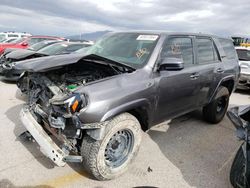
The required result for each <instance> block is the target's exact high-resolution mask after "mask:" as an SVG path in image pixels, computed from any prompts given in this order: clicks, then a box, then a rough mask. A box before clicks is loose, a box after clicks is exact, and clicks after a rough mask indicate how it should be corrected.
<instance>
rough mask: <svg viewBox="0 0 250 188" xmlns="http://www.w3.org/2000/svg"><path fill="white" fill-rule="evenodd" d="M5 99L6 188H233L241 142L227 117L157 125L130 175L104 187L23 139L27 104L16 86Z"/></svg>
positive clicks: (2, 147) (1, 119) (238, 100)
mask: <svg viewBox="0 0 250 188" xmlns="http://www.w3.org/2000/svg"><path fill="white" fill-rule="evenodd" d="M249 94H250V92H249V93H247V92H237V93H234V94H233V95H232V97H231V99H230V106H232V105H241V104H250V95H249ZM0 100H1V102H0V130H1V131H0V154H1V155H0V188H5V187H11V188H12V187H39V188H40V187H45V188H46V187H47V188H55V187H77V188H78V187H95V188H101V187H102V188H109V187H119V188H121V187H139V186H153V187H171V188H174V187H182V188H183V187H200V188H206V187H208V188H213V187H218V188H224V187H230V183H229V180H228V177H229V170H230V165H231V162H232V159H233V158H234V155H235V152H236V151H237V149H238V146H239V145H240V142H239V141H237V138H236V137H235V136H234V127H233V125H232V123H231V122H230V121H229V120H228V118H227V117H225V118H224V120H223V121H222V122H221V123H219V124H217V125H211V124H208V123H205V122H204V121H202V118H201V114H200V112H199V111H196V112H193V113H190V114H187V115H185V116H182V117H179V118H177V119H173V120H170V121H168V122H164V123H162V124H160V125H157V126H156V127H154V128H153V129H152V130H150V131H148V132H147V133H144V134H143V141H142V145H141V149H140V152H139V154H138V156H137V158H136V160H135V162H134V163H133V164H132V165H131V166H130V169H129V170H128V172H127V173H125V174H124V175H123V176H121V177H119V178H117V179H115V180H112V181H105V182H100V181H96V180H94V179H93V178H92V177H90V176H89V175H88V174H87V173H86V172H84V171H83V170H82V168H81V165H80V164H77V163H75V164H73V163H72V164H68V165H66V166H65V167H56V166H54V164H53V163H52V162H51V161H50V160H49V159H48V158H46V157H44V155H43V154H42V153H41V152H40V150H39V147H38V145H37V144H36V143H34V142H28V141H25V140H22V139H20V138H19V137H18V136H19V134H20V133H22V132H23V131H24V130H25V129H24V128H23V126H22V124H21V122H20V120H19V111H20V109H21V107H22V103H24V101H23V97H22V96H21V94H20V92H19V91H18V90H17V87H16V85H15V84H10V83H4V82H0ZM149 169H150V170H149Z"/></svg>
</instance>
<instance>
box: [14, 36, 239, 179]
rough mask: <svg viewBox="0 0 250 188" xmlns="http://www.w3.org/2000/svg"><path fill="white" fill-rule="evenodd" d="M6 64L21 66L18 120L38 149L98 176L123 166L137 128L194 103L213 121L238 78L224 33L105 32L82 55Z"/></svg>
mask: <svg viewBox="0 0 250 188" xmlns="http://www.w3.org/2000/svg"><path fill="white" fill-rule="evenodd" d="M13 66H14V67H15V68H16V69H19V70H25V72H24V73H23V74H22V75H21V77H20V79H19V82H18V87H19V88H20V89H21V90H22V92H24V93H27V95H28V102H27V104H26V105H25V106H24V107H23V109H22V111H21V119H22V122H23V124H24V126H25V127H26V128H27V130H28V131H29V133H30V134H31V135H32V136H33V137H34V139H35V140H36V141H37V142H38V144H39V145H40V147H41V151H43V153H44V154H45V155H47V156H48V157H49V158H50V159H51V160H52V161H54V162H55V164H57V165H59V166H63V165H65V162H82V164H83V166H85V168H86V169H87V170H88V171H89V172H90V173H91V174H92V175H93V176H94V177H95V178H97V179H99V180H107V179H112V178H115V177H117V176H118V175H120V174H122V173H123V172H124V171H125V170H126V169H127V167H128V164H129V163H131V161H132V160H133V159H134V157H135V155H136V154H137V152H138V150H139V146H140V142H141V130H143V131H146V130H148V129H149V128H150V127H152V126H153V125H156V124H158V123H160V122H163V121H165V120H167V119H171V118H174V117H177V116H180V115H182V114H185V113H187V112H190V111H193V110H195V109H198V108H200V107H203V115H204V119H205V120H207V121H208V122H211V123H218V122H220V121H221V120H222V119H223V117H224V114H225V112H226V110H227V107H228V102H229V96H230V94H231V93H232V92H233V90H234V88H235V86H236V83H237V82H238V77H239V64H238V59H237V54H236V51H235V49H234V47H233V43H232V41H231V40H230V39H224V38H219V37H216V36H211V35H203V34H191V33H190V34H189V33H188V34H185V33H164V32H158V33H157V32H156V33H152V32H117V33H109V34H107V35H105V36H104V37H102V38H101V39H100V40H99V41H98V42H97V43H96V44H94V45H93V46H92V47H90V48H89V49H87V50H86V52H84V54H70V55H60V56H52V57H42V58H37V59H34V60H26V61H22V62H18V63H14V65H13ZM58 141H59V142H58ZM56 143H57V144H56Z"/></svg>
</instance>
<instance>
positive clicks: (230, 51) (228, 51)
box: [219, 38, 237, 59]
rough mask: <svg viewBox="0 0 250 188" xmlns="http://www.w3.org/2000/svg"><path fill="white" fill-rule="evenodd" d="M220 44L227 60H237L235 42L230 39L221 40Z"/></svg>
mask: <svg viewBox="0 0 250 188" xmlns="http://www.w3.org/2000/svg"><path fill="white" fill-rule="evenodd" d="M219 41H220V44H221V46H222V48H223V50H224V52H225V55H226V57H227V59H237V54H236V52H235V49H234V45H233V41H231V40H230V39H222V38H220V39H219Z"/></svg>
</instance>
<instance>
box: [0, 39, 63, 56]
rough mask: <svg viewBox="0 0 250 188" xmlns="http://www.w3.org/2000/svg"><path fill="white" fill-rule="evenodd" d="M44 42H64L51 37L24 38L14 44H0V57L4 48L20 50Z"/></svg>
mask: <svg viewBox="0 0 250 188" xmlns="http://www.w3.org/2000/svg"><path fill="white" fill-rule="evenodd" d="M44 40H65V39H64V38H61V37H51V36H30V37H26V38H21V39H20V40H18V41H15V43H8V44H0V55H1V54H3V53H4V50H5V49H6V48H21V49H26V48H28V47H29V46H31V45H33V44H35V43H38V42H41V41H44Z"/></svg>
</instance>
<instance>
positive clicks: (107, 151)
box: [81, 113, 141, 180]
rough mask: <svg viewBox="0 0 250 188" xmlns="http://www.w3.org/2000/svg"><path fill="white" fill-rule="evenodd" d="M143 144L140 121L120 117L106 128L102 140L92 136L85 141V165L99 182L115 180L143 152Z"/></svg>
mask: <svg viewBox="0 0 250 188" xmlns="http://www.w3.org/2000/svg"><path fill="white" fill-rule="evenodd" d="M128 143H129V144H128ZM140 143H141V126H140V123H139V122H138V120H137V119H136V118H135V117H134V116H133V115H131V114H129V113H123V114H120V115H118V116H116V117H114V118H113V119H112V120H111V121H110V122H109V123H108V124H107V125H106V128H105V134H104V138H103V139H102V140H95V139H93V138H91V137H90V136H88V135H86V136H85V137H84V138H83V142H82V147H81V155H82V157H83V165H84V167H85V169H86V170H87V171H88V172H89V173H90V174H92V175H93V176H94V177H95V178H96V179H98V180H110V179H114V178H116V177H118V176H120V175H121V174H122V173H124V172H125V171H126V170H127V168H128V165H129V164H130V163H131V162H132V161H133V159H134V158H135V156H136V154H137V153H138V151H139V146H140ZM126 144H127V145H126ZM117 156H118V157H117Z"/></svg>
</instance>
